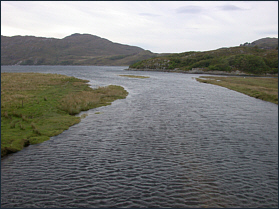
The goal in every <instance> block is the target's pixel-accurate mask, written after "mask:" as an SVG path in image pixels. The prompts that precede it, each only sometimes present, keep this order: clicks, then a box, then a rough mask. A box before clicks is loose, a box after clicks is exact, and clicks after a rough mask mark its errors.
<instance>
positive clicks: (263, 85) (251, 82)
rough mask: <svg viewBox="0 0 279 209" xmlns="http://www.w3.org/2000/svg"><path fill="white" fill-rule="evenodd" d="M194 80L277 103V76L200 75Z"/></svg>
mask: <svg viewBox="0 0 279 209" xmlns="http://www.w3.org/2000/svg"><path fill="white" fill-rule="evenodd" d="M196 80H197V81H199V82H203V83H210V84H215V85H219V86H223V87H226V88H228V89H231V90H234V91H238V92H240V93H243V94H246V95H249V96H252V97H255V98H258V99H262V100H264V101H268V102H272V103H275V104H278V78H262V77H261V78H259V77H213V76H201V77H199V78H196Z"/></svg>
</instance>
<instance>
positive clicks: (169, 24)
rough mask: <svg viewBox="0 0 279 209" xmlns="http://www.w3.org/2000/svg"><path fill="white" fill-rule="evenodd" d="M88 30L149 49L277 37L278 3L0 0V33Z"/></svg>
mask: <svg viewBox="0 0 279 209" xmlns="http://www.w3.org/2000/svg"><path fill="white" fill-rule="evenodd" d="M73 33H82V34H83V33H87V34H92V35H96V36H99V37H102V38H106V39H109V40H110V41H113V42H117V43H121V44H128V45H133V46H139V47H141V48H143V49H146V50H150V51H152V52H157V53H163V52H173V53H174V52H186V51H206V50H211V49H218V48H221V47H231V46H238V45H239V44H241V43H245V42H253V41H255V40H257V39H260V38H265V37H276V38H278V2H277V1H231V2H230V1H122V2H121V1H103V2H102V1H85V2H83V1H61V2H59V1H1V35H5V36H14V35H34V36H40V37H53V38H64V37H65V36H68V35H71V34H73Z"/></svg>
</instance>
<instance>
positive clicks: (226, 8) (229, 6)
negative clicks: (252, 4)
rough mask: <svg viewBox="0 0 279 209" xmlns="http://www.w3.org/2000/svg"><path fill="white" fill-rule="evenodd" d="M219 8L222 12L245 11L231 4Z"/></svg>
mask: <svg viewBox="0 0 279 209" xmlns="http://www.w3.org/2000/svg"><path fill="white" fill-rule="evenodd" d="M219 8H220V9H221V10H225V11H235V10H243V9H242V8H240V7H237V6H235V5H231V4H227V5H224V6H219Z"/></svg>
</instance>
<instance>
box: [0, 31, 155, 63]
mask: <svg viewBox="0 0 279 209" xmlns="http://www.w3.org/2000/svg"><path fill="white" fill-rule="evenodd" d="M155 56H157V54H154V53H152V52H150V51H146V50H144V49H142V48H139V47H136V46H129V45H124V44H119V43H113V42H111V41H109V40H107V39H104V38H100V37H98V36H94V35H90V34H77V33H76V34H72V35H70V36H67V37H65V38H63V39H56V38H44V37H35V36H13V37H7V36H1V65H16V64H17V65H130V64H132V63H134V62H137V61H139V60H142V59H147V58H151V57H155Z"/></svg>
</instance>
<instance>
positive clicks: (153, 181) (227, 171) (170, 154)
mask: <svg viewBox="0 0 279 209" xmlns="http://www.w3.org/2000/svg"><path fill="white" fill-rule="evenodd" d="M124 69H125V67H106V66H103V67H96V66H2V67H1V71H2V72H42V73H59V74H65V75H69V76H75V77H78V78H82V79H87V80H90V82H89V83H90V85H92V87H97V86H107V85H110V84H113V85H121V86H123V87H124V88H125V89H126V90H127V91H128V92H129V95H128V96H127V98H126V99H123V100H117V101H115V102H113V103H112V105H110V106H105V107H99V108H96V109H92V110H89V111H87V114H88V116H87V117H86V118H84V119H82V121H81V122H80V123H79V124H77V125H74V126H72V127H71V128H69V130H67V131H65V132H63V133H62V134H60V135H58V136H55V137H52V138H51V139H50V140H49V141H46V142H44V143H41V144H37V145H31V146H29V147H27V148H25V149H23V150H22V151H20V152H18V153H15V154H11V155H9V156H8V157H5V158H3V159H2V160H1V207H2V208H16V207H19V208H44V207H48V208H73V207H74V208H108V207H116V208H121V207H122V208H123V207H125V208H130V207H138V208H140V207H148V208H150V207H157V208H167V207H168V208H170V207H176V208H186V207H190V208H198V207H215V208H216V207H241V208H243V207H244V208H248V207H249V208H250V207H261V208H263V207H265V208H270V207H274V208H277V207H278V106H277V105H275V104H272V103H269V102H265V101H262V100H259V99H255V98H252V97H249V96H246V95H244V94H241V93H238V92H235V91H231V90H228V89H226V88H223V87H219V86H214V85H210V84H204V83H199V82H197V81H196V80H195V79H194V77H198V76H199V75H190V74H181V73H164V72H147V71H125V70H124ZM124 74H129V75H142V76H149V77H150V78H147V79H137V78H128V77H121V76H118V75H124ZM96 112H98V113H100V114H95V113H96Z"/></svg>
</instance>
